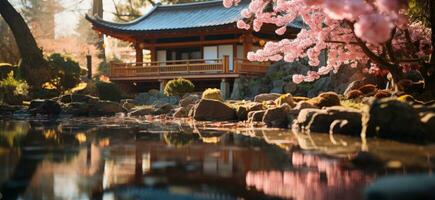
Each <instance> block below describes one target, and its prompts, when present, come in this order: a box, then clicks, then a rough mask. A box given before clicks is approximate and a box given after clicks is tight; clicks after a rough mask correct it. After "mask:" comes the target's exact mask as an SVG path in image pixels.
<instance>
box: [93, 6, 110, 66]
mask: <svg viewBox="0 0 435 200" xmlns="http://www.w3.org/2000/svg"><path fill="white" fill-rule="evenodd" d="M92 15H93V16H98V17H100V18H101V19H103V0H93V2H92ZM96 46H97V48H98V49H99V50H100V54H99V55H98V58H101V59H102V60H103V61H102V62H103V63H106V62H107V60H106V52H105V49H104V36H103V34H101V35H98V41H97V43H96Z"/></svg>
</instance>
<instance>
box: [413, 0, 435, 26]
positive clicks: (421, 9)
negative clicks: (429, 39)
mask: <svg viewBox="0 0 435 200" xmlns="http://www.w3.org/2000/svg"><path fill="white" fill-rule="evenodd" d="M430 1H433V0H409V1H408V6H409V9H408V15H409V16H410V18H411V20H413V21H418V22H422V23H423V24H424V25H426V26H427V27H430V25H431V21H430V14H431V13H430V12H431V10H430V3H431V2H430ZM432 12H433V11H432ZM433 14H435V13H433Z"/></svg>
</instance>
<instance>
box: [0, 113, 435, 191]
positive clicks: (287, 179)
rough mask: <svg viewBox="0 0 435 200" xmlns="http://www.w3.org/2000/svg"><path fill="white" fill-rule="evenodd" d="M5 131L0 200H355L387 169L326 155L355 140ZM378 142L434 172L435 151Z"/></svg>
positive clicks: (0, 127)
mask: <svg viewBox="0 0 435 200" xmlns="http://www.w3.org/2000/svg"><path fill="white" fill-rule="evenodd" d="M0 131H1V132H0V164H1V166H2V167H1V168H0V193H1V194H2V195H3V198H4V199H180V198H181V199H276V198H278V199H281V198H282V199H288V198H290V199H350V198H352V199H358V197H360V195H359V194H361V191H362V189H363V188H364V187H365V186H366V185H367V184H369V183H371V182H372V181H373V180H374V179H375V178H377V177H378V176H381V175H384V174H386V173H389V172H390V171H387V169H382V171H381V172H380V171H373V172H366V171H361V170H356V169H354V168H352V167H351V166H350V165H349V164H348V163H347V162H345V161H346V159H338V158H337V157H330V156H325V154H324V153H331V152H333V153H335V154H336V155H340V156H341V157H343V158H346V156H347V155H350V154H352V153H354V152H355V151H360V150H361V142H360V141H359V142H358V140H355V139H352V138H346V137H336V138H335V141H336V142H335V143H332V142H331V141H330V138H329V137H328V136H322V135H319V136H317V135H315V134H312V135H306V136H303V135H297V134H289V133H288V132H283V131H282V130H271V129H245V130H244V129H238V130H218V129H216V130H211V129H208V128H204V127H202V128H198V127H197V126H196V125H189V124H186V123H172V122H165V121H163V120H162V121H157V122H150V121H137V120H133V119H121V120H120V119H113V118H101V119H71V120H60V121H45V120H40V121H30V122H27V121H13V120H0ZM233 132H237V134H232V133H233ZM328 141H329V142H328ZM337 141H339V142H337ZM382 144H391V143H389V142H388V141H382V142H379V141H368V142H367V145H368V147H369V150H371V151H373V152H377V151H379V152H378V153H379V154H380V155H386V156H385V158H386V159H390V160H395V159H396V158H398V157H399V156H398V155H399V152H400V151H399V149H400V148H403V149H405V150H406V151H409V152H410V153H409V154H412V155H414V156H415V157H416V158H412V159H409V160H414V161H412V162H405V161H401V163H402V166H408V164H415V165H419V166H421V167H422V168H425V169H432V167H431V166H432V165H431V163H432V162H433V161H432V160H431V159H429V160H430V161H429V162H427V161H426V162H423V161H422V157H421V156H424V155H432V154H431V153H432V149H431V148H432V147H424V148H422V147H419V146H412V145H411V146H409V145H402V144H396V143H394V145H398V147H397V148H386V147H381V146H382ZM301 148H302V149H301ZM304 149H315V150H317V152H322V154H320V153H317V154H316V153H313V152H311V151H306V150H304ZM380 149H382V151H381V150H380ZM392 149H394V150H392ZM337 153H338V154H337ZM343 155H344V156H343ZM429 157H430V156H429ZM428 165H431V166H430V167H428ZM394 172H395V173H397V171H394Z"/></svg>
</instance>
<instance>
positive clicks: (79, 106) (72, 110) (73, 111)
mask: <svg viewBox="0 0 435 200" xmlns="http://www.w3.org/2000/svg"><path fill="white" fill-rule="evenodd" d="M89 110H90V104H88V103H83V102H72V103H69V104H67V105H66V106H65V108H64V109H63V111H64V112H65V113H66V114H70V115H73V116H76V117H78V116H88V115H89Z"/></svg>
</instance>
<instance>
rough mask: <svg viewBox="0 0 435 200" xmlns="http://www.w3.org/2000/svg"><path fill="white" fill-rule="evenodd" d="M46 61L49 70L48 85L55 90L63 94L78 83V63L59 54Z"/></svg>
mask: <svg viewBox="0 0 435 200" xmlns="http://www.w3.org/2000/svg"><path fill="white" fill-rule="evenodd" d="M47 60H48V63H49V66H50V70H51V77H50V80H51V81H50V84H51V85H53V86H54V87H55V88H56V89H57V90H59V91H61V92H63V91H65V90H68V89H71V88H73V87H75V86H76V85H77V84H78V83H79V82H80V72H81V68H80V65H79V63H78V62H76V61H74V60H73V59H72V58H70V57H68V56H64V55H61V54H59V53H54V54H51V55H50V56H49V57H48V58H47Z"/></svg>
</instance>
